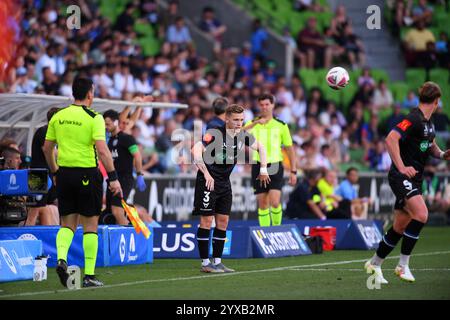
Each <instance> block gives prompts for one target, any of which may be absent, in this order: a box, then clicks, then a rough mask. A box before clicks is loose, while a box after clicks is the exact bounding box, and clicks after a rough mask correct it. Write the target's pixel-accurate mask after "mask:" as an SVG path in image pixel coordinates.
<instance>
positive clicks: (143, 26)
mask: <svg viewBox="0 0 450 320" xmlns="http://www.w3.org/2000/svg"><path fill="white" fill-rule="evenodd" d="M134 31H136V33H137V34H138V35H142V36H144V37H145V36H148V37H152V36H155V30H154V29H153V27H152V25H151V24H150V23H147V22H145V23H142V22H138V21H136V22H135V24H134Z"/></svg>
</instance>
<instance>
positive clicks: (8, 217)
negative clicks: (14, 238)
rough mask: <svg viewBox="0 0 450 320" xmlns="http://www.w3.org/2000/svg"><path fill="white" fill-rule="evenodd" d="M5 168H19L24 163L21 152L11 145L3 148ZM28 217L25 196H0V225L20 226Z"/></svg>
mask: <svg viewBox="0 0 450 320" xmlns="http://www.w3.org/2000/svg"><path fill="white" fill-rule="evenodd" d="M1 157H3V158H4V164H3V168H2V169H3V170H8V169H9V170H18V169H19V167H20V164H21V163H22V160H21V157H20V152H19V151H18V150H17V149H15V148H11V147H5V148H3V150H2V153H1ZM26 218H27V209H26V206H25V197H8V196H5V197H3V196H2V197H0V225H3V226H18V225H19V224H20V223H21V222H22V221H24V220H25V219H26Z"/></svg>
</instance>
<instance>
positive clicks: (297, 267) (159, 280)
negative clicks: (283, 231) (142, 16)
mask: <svg viewBox="0 0 450 320" xmlns="http://www.w3.org/2000/svg"><path fill="white" fill-rule="evenodd" d="M449 253H450V251H435V252H427V253H418V254H414V255H413V257H424V256H435V255H441V254H449ZM398 258H400V256H392V257H387V258H386V259H398ZM367 260H368V259H358V260H344V261H335V262H325V263H316V264H308V265H299V266H286V267H278V268H270V269H260V270H249V271H238V272H232V273H221V274H214V275H201V276H192V277H179V278H168V279H152V280H141V281H133V282H123V283H117V284H110V285H105V286H103V287H90V288H81V289H79V290H99V289H109V288H117V287H127V286H133V285H141V284H146V283H156V282H166V281H167V282H170V281H185V280H197V279H205V278H208V279H213V278H215V277H228V276H236V275H242V274H251V273H259V272H270V271H280V270H289V269H294V270H295V269H299V270H303V268H314V267H324V266H336V265H342V264H350V263H357V262H365V261H367ZM300 268H301V269H300ZM360 271H361V272H362V273H363V272H364V269H363V268H361V270H360ZM74 291H75V292H76V291H78V290H68V289H63V290H51V291H50V290H48V291H38V292H24V293H15V294H5V295H0V299H2V298H14V297H29V296H36V295H42V294H52V293H67V292H74Z"/></svg>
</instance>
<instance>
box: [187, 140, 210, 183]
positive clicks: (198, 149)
mask: <svg viewBox="0 0 450 320" xmlns="http://www.w3.org/2000/svg"><path fill="white" fill-rule="evenodd" d="M204 151H205V147H204V146H203V143H202V142H200V141H199V142H197V143H196V144H194V146H193V147H192V155H193V157H194V164H195V165H196V166H197V168H198V170H200V171H201V172H202V173H203V175H204V176H205V179H206V187H207V188H208V190H209V191H213V190H214V179H213V177H212V176H211V175H210V174H209V171H208V168H206V165H205V162H204V161H203V152H204Z"/></svg>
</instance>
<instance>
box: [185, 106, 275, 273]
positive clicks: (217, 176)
mask: <svg viewBox="0 0 450 320" xmlns="http://www.w3.org/2000/svg"><path fill="white" fill-rule="evenodd" d="M243 122H244V108H243V107H241V106H239V105H236V104H233V105H230V106H228V107H227V108H226V111H225V125H224V126H222V127H218V128H213V129H209V130H208V131H207V132H206V133H205V135H204V136H203V141H202V142H201V141H198V142H197V143H196V144H195V145H194V147H193V148H192V153H193V156H194V163H195V164H196V166H197V167H198V169H199V170H198V173H197V180H196V182H195V196H194V210H193V212H192V213H193V215H200V216H201V217H200V227H199V228H198V230H197V243H198V249H199V253H200V258H201V259H202V266H201V269H200V271H202V272H207V273H220V272H234V270H233V269H230V268H227V267H226V266H225V265H224V264H223V263H222V259H221V258H222V252H223V248H224V245H225V240H226V230H227V227H228V220H229V216H230V211H231V204H232V190H231V183H230V174H231V172H232V171H233V168H234V166H235V165H236V163H237V160H238V159H243V158H244V157H242V155H243V151H244V146H248V147H250V148H252V149H254V150H257V151H258V152H259V154H260V156H261V170H260V175H259V179H260V183H261V184H263V185H267V184H268V183H269V182H270V178H269V175H268V173H267V158H266V151H265V149H264V147H263V146H262V144H260V143H259V142H257V141H256V139H255V138H254V137H253V136H252V135H251V134H249V133H248V132H246V131H243V130H241V129H242V124H243ZM213 217H214V218H215V223H216V226H215V228H214V231H213V236H212V248H213V255H212V258H213V259H212V261H210V260H209V258H208V257H209V238H210V237H209V236H210V229H211V225H212V222H213Z"/></svg>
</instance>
